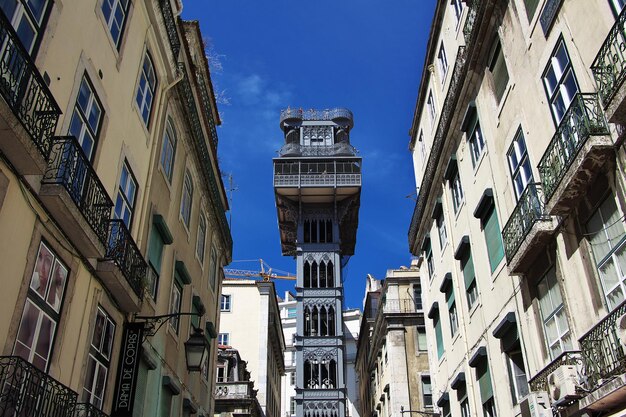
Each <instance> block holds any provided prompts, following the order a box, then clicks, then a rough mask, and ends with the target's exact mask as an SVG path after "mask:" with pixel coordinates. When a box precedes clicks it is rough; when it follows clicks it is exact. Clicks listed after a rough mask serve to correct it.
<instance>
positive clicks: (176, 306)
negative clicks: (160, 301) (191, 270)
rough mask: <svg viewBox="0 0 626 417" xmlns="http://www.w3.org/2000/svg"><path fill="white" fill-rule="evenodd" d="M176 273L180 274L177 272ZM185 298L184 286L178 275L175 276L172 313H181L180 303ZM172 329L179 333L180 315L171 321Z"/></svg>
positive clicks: (171, 298) (171, 305) (171, 301)
mask: <svg viewBox="0 0 626 417" xmlns="http://www.w3.org/2000/svg"><path fill="white" fill-rule="evenodd" d="M174 274H178V272H175V273H174ZM182 298H183V287H182V285H180V282H179V278H178V276H175V277H174V283H173V284H172V293H171V294H170V314H178V313H180V304H181V301H182ZM169 324H170V326H171V327H172V329H173V330H174V331H175V332H176V334H178V328H179V327H180V317H178V316H177V317H173V318H172V319H170V321H169Z"/></svg>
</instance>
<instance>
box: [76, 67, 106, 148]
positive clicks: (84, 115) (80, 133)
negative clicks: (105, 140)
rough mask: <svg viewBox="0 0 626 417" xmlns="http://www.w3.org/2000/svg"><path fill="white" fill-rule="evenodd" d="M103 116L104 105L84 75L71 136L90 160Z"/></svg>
mask: <svg viewBox="0 0 626 417" xmlns="http://www.w3.org/2000/svg"><path fill="white" fill-rule="evenodd" d="M103 115H104V113H103V111H102V105H101V104H100V101H99V100H98V97H97V96H96V93H95V92H94V89H93V86H92V85H91V82H90V81H89V78H88V77H87V74H84V75H83V78H82V80H81V82H80V87H79V88H78V95H77V97H76V103H75V104H74V109H73V110H72V118H71V119H70V127H69V134H70V135H72V136H74V137H75V138H76V139H77V140H78V143H80V146H81V147H82V148H83V152H85V156H87V158H88V159H89V160H92V159H93V154H94V150H95V148H96V145H97V142H98V135H99V133H100V125H101V124H102V117H103Z"/></svg>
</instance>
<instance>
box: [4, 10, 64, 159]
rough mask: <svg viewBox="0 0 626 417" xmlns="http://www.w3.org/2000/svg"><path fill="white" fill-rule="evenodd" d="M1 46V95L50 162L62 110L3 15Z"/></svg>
mask: <svg viewBox="0 0 626 417" xmlns="http://www.w3.org/2000/svg"><path fill="white" fill-rule="evenodd" d="M0 44H1V45H2V47H1V48H0V94H2V97H3V98H4V100H5V101H6V102H7V104H8V105H9V107H11V110H12V111H13V114H15V117H17V118H18V120H19V121H20V123H21V124H22V126H24V129H26V131H27V132H28V134H29V135H30V137H31V139H32V140H33V142H34V144H35V146H36V147H37V149H38V150H39V152H40V153H41V155H42V156H43V157H44V158H46V159H47V158H48V153H49V152H50V143H51V139H52V135H53V134H54V130H55V128H56V124H57V120H58V118H59V115H60V114H61V109H59V106H58V105H57V104H56V101H55V100H54V97H53V96H52V93H51V92H50V90H48V87H47V86H46V83H45V82H44V80H43V78H42V77H41V74H39V70H38V69H37V67H36V66H35V63H34V62H33V60H32V59H31V57H30V54H29V53H28V51H27V50H26V49H25V48H24V46H23V45H22V43H21V41H20V39H19V37H18V36H17V34H16V33H15V31H14V30H13V26H11V23H10V22H9V21H8V20H7V18H6V16H5V15H4V13H3V12H2V11H0Z"/></svg>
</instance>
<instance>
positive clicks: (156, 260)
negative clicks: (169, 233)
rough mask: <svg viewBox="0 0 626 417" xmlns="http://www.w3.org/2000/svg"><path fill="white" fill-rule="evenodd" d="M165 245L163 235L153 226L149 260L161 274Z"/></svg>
mask: <svg viewBox="0 0 626 417" xmlns="http://www.w3.org/2000/svg"><path fill="white" fill-rule="evenodd" d="M163 245H164V242H163V238H162V237H161V234H160V233H159V231H158V230H157V229H156V227H154V226H153V227H152V231H151V232H150V244H149V245H148V260H149V261H150V263H151V264H152V266H153V267H154V269H155V270H156V271H157V273H159V274H160V273H161V258H162V254H163Z"/></svg>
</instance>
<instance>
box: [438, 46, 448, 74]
mask: <svg viewBox="0 0 626 417" xmlns="http://www.w3.org/2000/svg"><path fill="white" fill-rule="evenodd" d="M437 62H438V64H439V73H440V74H441V83H442V84H443V83H445V82H446V74H447V73H448V57H447V56H446V50H445V48H444V47H443V42H441V45H439V53H438V54H437Z"/></svg>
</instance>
